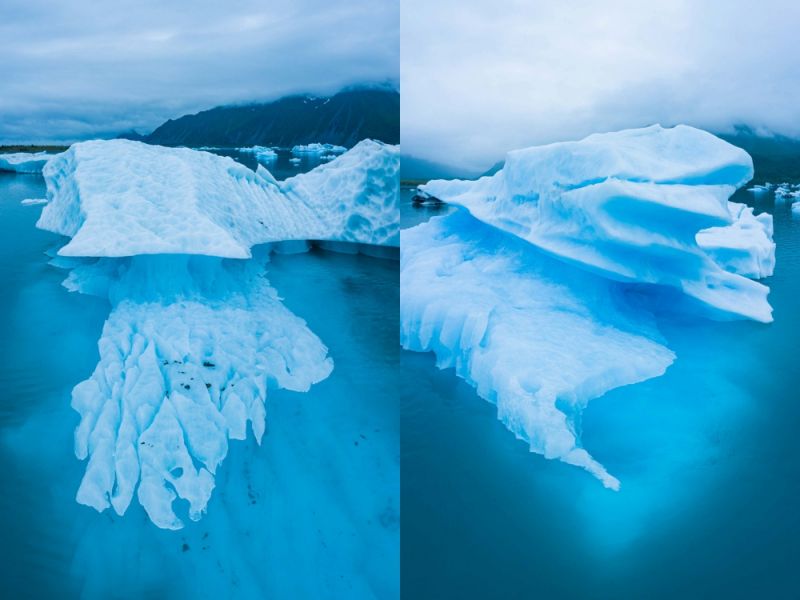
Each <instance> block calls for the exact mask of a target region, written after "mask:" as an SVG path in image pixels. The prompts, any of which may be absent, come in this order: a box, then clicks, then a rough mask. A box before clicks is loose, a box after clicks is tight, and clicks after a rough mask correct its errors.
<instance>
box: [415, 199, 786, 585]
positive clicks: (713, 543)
mask: <svg viewBox="0 0 800 600" xmlns="http://www.w3.org/2000/svg"><path fill="white" fill-rule="evenodd" d="M411 195H412V193H411V191H410V190H403V195H402V211H401V221H402V225H403V227H409V226H412V225H414V224H416V223H419V222H422V221H425V220H427V219H429V218H431V217H432V216H436V215H439V214H445V213H446V212H448V211H450V210H452V209H451V208H450V207H436V206H423V207H418V206H414V205H413V204H412V203H411ZM734 200H737V201H740V202H747V203H748V204H750V205H753V206H755V207H756V208H757V211H758V212H761V211H764V210H766V211H768V212H771V213H772V214H773V215H774V223H775V236H774V239H775V242H776V243H777V268H776V270H775V275H774V276H773V277H771V278H769V279H767V280H765V283H767V284H768V285H769V286H770V288H771V293H770V302H771V304H772V306H773V308H774V317H775V321H774V323H772V324H770V325H761V324H757V323H751V322H726V323H719V322H710V321H701V320H694V319H686V320H663V321H661V322H659V327H660V329H661V331H662V333H663V334H664V336H665V338H666V340H667V342H668V345H669V347H670V348H672V349H673V350H674V351H675V352H676V354H677V357H678V358H677V360H676V362H675V363H674V364H673V365H672V366H671V367H670V368H669V369H668V371H667V373H666V374H665V375H664V376H662V377H659V378H656V379H651V380H649V381H646V382H644V383H641V384H637V385H633V386H627V387H623V388H618V389H616V390H613V391H612V392H610V393H608V394H606V395H605V396H603V397H601V398H597V399H595V400H593V401H592V402H591V403H590V404H589V408H588V409H587V410H586V411H585V413H584V414H583V418H582V423H581V429H582V439H583V443H584V445H585V447H587V448H588V449H589V450H590V451H591V452H592V454H593V456H594V457H595V458H597V459H598V460H599V461H600V462H601V463H602V464H603V465H605V466H606V467H607V468H608V469H609V471H610V472H611V473H612V474H614V475H615V476H616V477H618V478H619V479H620V480H621V482H622V487H621V489H620V491H619V492H613V491H610V490H607V489H605V488H603V486H602V485H601V484H600V483H599V482H598V481H597V480H596V479H594V478H593V477H591V476H590V475H589V474H587V473H586V472H585V471H582V470H580V469H577V468H575V467H571V466H568V465H566V464H563V463H559V462H556V461H548V460H545V459H544V458H542V457H541V456H538V455H534V454H531V453H529V452H528V448H527V444H525V443H524V442H522V441H519V440H516V439H515V438H514V436H513V435H512V434H511V433H510V432H509V431H508V430H507V429H506V428H505V427H504V426H503V425H502V424H501V423H500V422H499V421H498V420H497V418H496V410H495V407H494V406H492V405H491V404H489V403H488V402H486V401H484V400H483V399H481V398H479V397H478V396H477V394H476V393H475V391H474V389H473V388H472V387H470V386H469V385H467V384H466V383H464V382H463V381H462V380H460V379H458V378H456V377H455V375H454V374H453V372H452V370H445V371H440V370H438V369H436V367H435V365H434V359H433V355H432V354H419V353H413V352H405V351H404V352H402V353H401V359H400V365H401V369H402V371H403V380H402V381H403V383H402V384H401V429H402V453H401V455H402V460H401V465H402V467H401V479H402V491H401V502H402V507H403V530H402V550H401V560H402V578H401V583H402V590H403V595H404V596H405V597H408V598H445V597H446V598H490V597H491V598H521V599H528V598H541V599H551V598H553V599H556V598H557V599H571V598H580V599H585V598H591V599H629V598H636V599H638V598H648V599H661V598H664V599H667V598H670V599H672V598H681V599H694V598H725V599H736V598H748V599H750V598H797V597H800V570H798V568H797V559H798V556H800V515H798V511H797V506H798V501H800V451H798V449H797V443H796V437H797V431H798V429H799V428H800V391H798V383H799V382H800V358H799V352H798V351H800V310H798V298H800V219H798V218H797V217H795V218H793V217H792V213H791V210H790V208H789V205H788V204H784V203H781V202H777V203H776V202H775V199H774V197H773V196H772V195H771V194H766V195H763V196H759V197H758V198H756V197H754V196H753V195H752V194H750V193H748V192H745V191H740V192H738V193H737V196H736V197H735V198H734Z"/></svg>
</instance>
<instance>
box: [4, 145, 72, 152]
mask: <svg viewBox="0 0 800 600" xmlns="http://www.w3.org/2000/svg"><path fill="white" fill-rule="evenodd" d="M67 148H69V146H36V145H34V144H10V145H7V146H0V154H10V153H12V152H64V150H66V149H67Z"/></svg>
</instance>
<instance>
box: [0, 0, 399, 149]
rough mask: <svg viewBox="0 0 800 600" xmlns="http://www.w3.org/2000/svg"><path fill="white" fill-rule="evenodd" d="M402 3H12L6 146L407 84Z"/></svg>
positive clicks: (4, 14) (0, 92)
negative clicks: (367, 86) (348, 88)
mask: <svg viewBox="0 0 800 600" xmlns="http://www.w3.org/2000/svg"><path fill="white" fill-rule="evenodd" d="M398 3H399V0H380V1H379V2H375V1H374V0H351V1H348V2H345V3H337V2H330V1H325V0H294V1H293V2H283V3H278V2H265V1H263V0H261V1H255V0H247V1H244V2H219V0H215V1H214V2H209V1H193V0H181V1H177V2H163V1H154V0H136V1H132V0H122V1H118V2H113V3H111V2H105V3H98V2H92V1H91V0H82V1H75V2H49V1H47V0H25V1H19V0H4V1H3V2H2V4H0V65H2V66H0V142H30V141H39V142H41V141H61V140H74V139H83V138H87V137H93V136H97V135H109V134H114V133H117V132H119V131H122V130H125V129H130V128H136V129H138V130H140V131H149V130H150V129H152V128H154V127H156V126H157V125H159V124H160V123H161V122H163V121H164V120H165V119H167V118H170V117H176V116H180V115H182V114H184V113H186V112H195V111H197V110H202V109H205V108H210V107H211V106H214V105H217V104H222V103H231V102H246V101H251V100H269V99H273V98H276V97H279V96H281V95H285V94H287V93H295V92H306V91H307V92H311V93H330V92H334V91H336V90H338V89H339V88H341V87H343V86H345V85H349V84H354V83H361V82H371V81H387V80H389V81H391V80H394V81H397V80H398V78H399V16H398V15H399V6H398Z"/></svg>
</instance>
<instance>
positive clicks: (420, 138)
mask: <svg viewBox="0 0 800 600" xmlns="http://www.w3.org/2000/svg"><path fill="white" fill-rule="evenodd" d="M401 18H402V28H401V35H402V56H401V63H402V66H401V86H402V144H403V151H404V153H409V154H412V155H415V156H420V157H424V158H429V159H434V160H439V161H442V162H446V163H450V164H454V165H459V166H462V167H470V168H474V169H484V168H487V167H488V166H490V165H492V164H493V163H495V162H496V161H497V160H499V159H500V158H502V157H503V155H504V154H505V152H506V151H507V150H511V149H514V148H519V147H524V146H527V145H532V144H538V143H547V142H551V141H558V140H565V139H578V138H580V137H583V136H585V135H587V134H589V133H592V132H595V131H608V130H615V129H622V128H626V127H636V126H642V125H648V124H652V123H656V122H660V123H662V124H663V125H665V126H666V125H671V124H675V123H680V122H682V123H688V124H692V125H696V126H700V127H704V128H707V129H712V130H715V131H723V130H730V129H731V128H732V126H733V125H734V124H737V123H746V124H749V125H751V126H753V127H756V128H762V129H764V130H769V131H772V132H777V133H783V134H787V135H791V136H794V137H797V136H800V2H797V1H795V0H784V1H776V0H759V1H758V2H752V1H749V0H748V1H744V0H719V1H716V2H711V1H704V0H686V1H680V0H663V1H656V0H647V1H644V0H637V1H623V0H602V1H600V0H597V1H593V2H586V1H575V0H572V1H569V2H566V1H563V0H520V1H510V0H492V1H491V2H487V1H486V0H437V2H431V1H429V0H402V17H401Z"/></svg>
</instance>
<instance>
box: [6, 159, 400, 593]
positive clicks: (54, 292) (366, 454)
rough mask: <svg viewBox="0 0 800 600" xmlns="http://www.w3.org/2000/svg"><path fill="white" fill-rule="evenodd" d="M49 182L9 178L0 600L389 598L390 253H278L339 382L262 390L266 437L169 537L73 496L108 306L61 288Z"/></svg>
mask: <svg viewBox="0 0 800 600" xmlns="http://www.w3.org/2000/svg"><path fill="white" fill-rule="evenodd" d="M44 195H45V189H44V181H43V179H42V178H41V177H39V176H32V175H13V174H0V276H2V281H3V287H2V288H1V289H0V314H2V315H3V317H2V319H0V348H1V349H2V350H1V352H2V355H0V390H2V392H0V464H1V465H2V466H3V484H2V494H0V531H2V537H0V582H2V586H3V588H2V589H0V597H3V598H15V599H16V598H77V597H83V598H90V599H93V598H102V599H108V598H165V597H171V598H214V599H216V598H229V597H235V598H264V597H274V596H278V597H341V598H362V597H380V598H392V597H396V596H397V595H398V592H397V590H398V580H399V535H400V531H399V511H400V506H399V415H398V408H397V386H398V385H399V383H398V375H397V373H398V360H399V358H398V350H397V319H398V314H397V306H398V296H397V294H398V290H397V263H396V262H393V261H389V260H380V259H375V258H370V257H366V256H362V255H343V254H335V253H329V252H322V251H317V250H314V251H311V252H309V253H306V254H300V255H291V256H273V257H272V260H271V262H270V263H269V264H268V265H267V266H266V270H267V277H268V279H269V280H270V282H271V283H272V285H273V286H274V287H275V288H276V289H277V290H278V292H279V294H280V295H281V296H282V297H283V298H284V300H285V304H286V305H287V307H288V308H289V309H290V310H292V311H293V312H294V313H295V314H297V315H299V316H301V317H303V318H304V319H305V320H306V321H307V322H308V324H309V327H310V328H311V330H312V331H314V332H315V333H316V334H317V335H318V336H319V337H320V338H321V339H322V341H323V342H324V343H325V344H326V345H327V346H328V347H329V349H330V355H331V356H332V357H333V359H334V362H335V369H334V372H333V374H332V375H331V376H330V377H329V378H328V379H327V380H325V381H323V382H322V383H320V384H318V385H316V386H314V387H312V389H311V391H310V392H308V393H305V394H303V393H295V392H289V391H286V390H276V391H272V392H270V394H269V396H268V398H267V434H266V435H265V437H264V440H263V442H262V445H261V447H258V446H257V445H256V444H255V442H254V441H253V440H252V438H251V439H248V440H247V441H246V442H236V441H234V442H232V443H231V444H230V450H229V454H228V456H227V458H226V459H225V461H224V462H223V464H222V465H221V467H220V468H219V469H218V471H217V478H216V485H217V487H216V489H215V490H214V494H213V496H212V498H211V501H210V503H209V505H208V513H207V514H206V515H205V516H204V517H203V519H202V520H201V521H199V522H197V523H189V524H188V525H187V527H186V528H185V529H183V530H180V531H177V532H172V531H166V530H159V529H157V528H156V527H155V526H153V525H152V524H151V523H150V522H149V520H148V519H147V517H146V515H145V514H144V511H143V510H142V509H141V507H140V506H139V505H138V503H137V502H136V501H134V502H133V503H132V504H131V506H130V508H129V509H128V512H127V513H126V514H125V515H124V516H123V517H118V516H117V515H116V514H115V513H113V512H110V511H106V512H104V513H102V514H101V513H97V512H95V511H94V510H93V509H91V508H88V507H86V506H82V505H79V504H77V503H76V502H75V500H74V496H75V492H76V490H77V488H78V484H79V482H80V479H81V477H82V475H83V471H84V468H85V463H83V462H80V461H78V460H77V459H76V458H75V455H74V453H73V444H72V431H73V429H74V427H75V426H76V425H77V423H78V415H77V413H75V412H74V411H73V410H72V409H71V408H70V407H69V401H70V391H71V389H72V387H73V386H74V385H75V384H76V383H78V382H79V381H82V380H83V379H85V378H86V377H87V376H89V375H90V374H91V372H92V370H93V369H94V367H95V365H96V363H97V359H98V352H97V340H98V338H99V336H100V331H101V328H102V326H103V322H104V320H105V318H106V317H107V315H108V312H109V306H108V304H107V303H106V302H104V301H101V300H99V299H98V298H94V297H91V296H86V295H79V294H74V293H69V292H67V290H66V289H64V288H63V287H62V286H61V285H60V283H61V281H62V280H63V279H64V277H65V275H66V274H65V272H64V271H60V270H57V269H54V268H52V267H50V266H48V265H47V261H48V260H49V258H48V256H47V255H46V254H45V253H46V251H48V250H49V249H51V248H53V247H54V246H57V245H60V243H63V241H62V240H61V238H59V237H58V236H55V235H53V234H50V233H46V232H43V231H39V230H37V229H35V227H34V223H35V221H36V219H37V218H38V215H39V212H40V211H41V207H40V206H21V205H20V200H22V199H24V198H41V197H44Z"/></svg>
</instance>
